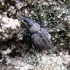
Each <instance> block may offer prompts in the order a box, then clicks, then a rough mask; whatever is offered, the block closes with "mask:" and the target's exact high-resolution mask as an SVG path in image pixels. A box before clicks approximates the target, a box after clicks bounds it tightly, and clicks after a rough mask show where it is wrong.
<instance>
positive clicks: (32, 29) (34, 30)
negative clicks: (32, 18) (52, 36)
mask: <svg viewBox="0 0 70 70" xmlns="http://www.w3.org/2000/svg"><path fill="white" fill-rule="evenodd" d="M29 31H30V33H32V34H33V33H37V32H39V31H40V25H39V24H38V23H34V24H33V25H32V26H31V27H29Z"/></svg>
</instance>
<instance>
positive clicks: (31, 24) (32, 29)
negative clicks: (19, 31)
mask: <svg viewBox="0 0 70 70" xmlns="http://www.w3.org/2000/svg"><path fill="white" fill-rule="evenodd" d="M24 22H26V23H27V24H28V28H29V31H30V32H31V33H37V32H39V31H40V25H39V24H38V23H36V22H34V21H33V20H30V19H29V18H24Z"/></svg>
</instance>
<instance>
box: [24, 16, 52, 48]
mask: <svg viewBox="0 0 70 70" xmlns="http://www.w3.org/2000/svg"><path fill="white" fill-rule="evenodd" d="M24 22H26V23H27V25H28V31H29V32H30V34H31V35H30V37H31V41H32V43H33V45H34V46H35V47H36V48H38V49H47V48H48V47H49V46H50V44H51V35H50V34H49V32H48V31H47V29H45V28H42V27H41V26H40V24H38V23H36V22H34V21H33V20H30V19H29V18H27V17H26V18H24Z"/></svg>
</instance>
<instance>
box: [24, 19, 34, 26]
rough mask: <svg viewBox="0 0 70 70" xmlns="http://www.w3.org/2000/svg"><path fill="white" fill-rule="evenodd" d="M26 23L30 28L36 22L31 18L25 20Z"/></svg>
mask: <svg viewBox="0 0 70 70" xmlns="http://www.w3.org/2000/svg"><path fill="white" fill-rule="evenodd" d="M24 22H26V23H27V24H28V25H29V26H32V25H33V24H34V22H33V21H32V20H30V19H29V18H24Z"/></svg>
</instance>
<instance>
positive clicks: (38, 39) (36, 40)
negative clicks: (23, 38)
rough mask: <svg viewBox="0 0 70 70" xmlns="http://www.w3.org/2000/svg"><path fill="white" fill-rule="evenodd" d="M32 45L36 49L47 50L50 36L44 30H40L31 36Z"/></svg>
mask: <svg viewBox="0 0 70 70" xmlns="http://www.w3.org/2000/svg"><path fill="white" fill-rule="evenodd" d="M31 39H32V42H33V44H34V45H35V46H36V47H37V48H41V49H42V48H43V49H44V48H47V47H49V46H50V41H51V35H50V34H49V33H48V32H47V30H46V29H44V28H41V30H40V31H39V32H38V33H35V34H33V35H32V36H31Z"/></svg>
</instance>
